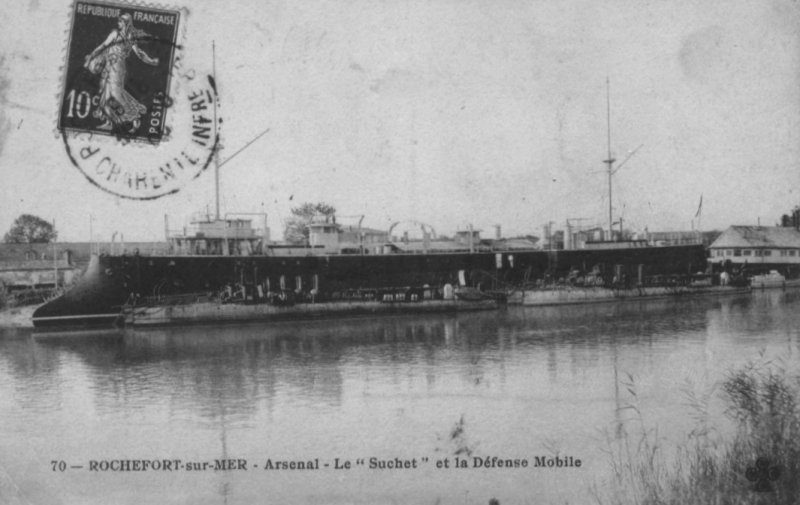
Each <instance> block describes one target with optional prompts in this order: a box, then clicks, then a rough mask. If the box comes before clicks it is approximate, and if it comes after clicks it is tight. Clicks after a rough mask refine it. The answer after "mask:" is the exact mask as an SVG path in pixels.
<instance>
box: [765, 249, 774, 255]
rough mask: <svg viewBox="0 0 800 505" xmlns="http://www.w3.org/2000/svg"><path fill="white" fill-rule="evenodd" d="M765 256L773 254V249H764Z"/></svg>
mask: <svg viewBox="0 0 800 505" xmlns="http://www.w3.org/2000/svg"><path fill="white" fill-rule="evenodd" d="M764 256H772V251H771V250H769V249H764Z"/></svg>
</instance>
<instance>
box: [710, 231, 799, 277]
mask: <svg viewBox="0 0 800 505" xmlns="http://www.w3.org/2000/svg"><path fill="white" fill-rule="evenodd" d="M709 261H710V262H711V263H713V264H716V265H732V266H738V267H742V266H745V265H746V266H747V267H748V270H752V271H753V272H757V271H766V270H770V269H774V270H778V271H780V272H782V273H793V272H796V271H798V270H800V231H798V230H797V229H795V228H790V227H781V226H731V227H730V228H728V229H727V230H725V231H724V232H722V234H721V235H720V236H719V237H717V239H716V240H715V241H714V242H713V243H712V244H711V246H709Z"/></svg>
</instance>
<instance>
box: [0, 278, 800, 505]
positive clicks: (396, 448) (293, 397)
mask: <svg viewBox="0 0 800 505" xmlns="http://www.w3.org/2000/svg"><path fill="white" fill-rule="evenodd" d="M799 309H800V292H791V291H789V292H781V291H771V292H763V293H755V294H753V295H752V296H737V297H720V298H698V299H694V300H661V301H656V300H653V301H646V302H630V303H610V304H600V305H593V306H583V307H552V308H521V307H509V308H508V309H505V310H500V311H498V312H488V313H486V312H482V313H472V314H460V315H425V316H411V317H407V316H403V317H386V318H383V317H381V318H363V319H347V320H329V321H316V322H311V323H279V324H273V325H263V324H259V325H236V326H217V327H210V326H204V327H191V328H170V329H163V330H162V329H159V330H146V331H139V330H137V331H131V330H127V331H109V332H106V333H93V334H85V335H84V334H73V335H69V336H35V335H32V334H30V333H27V332H25V331H20V330H17V331H13V332H12V331H10V330H6V332H5V333H0V503H7V504H17V503H19V504H36V505H38V504H48V505H49V504H52V505H59V504H70V505H71V504H80V505H90V504H104V505H105V504H110V503H113V504H117V505H122V504H136V505H140V504H150V503H153V504H156V503H157V504H251V503H264V504H267V503H270V504H271V503H286V504H293V503H332V504H350V503H359V504H361V503H363V504H373V503H414V504H421V503H430V504H435V503H439V504H450V503H452V504H471V503H474V504H487V503H489V500H490V499H492V498H494V499H496V500H497V501H498V502H499V503H500V504H509V503H523V504H524V503H531V504H533V503H537V504H538V503H591V502H592V501H593V492H594V491H593V490H597V489H599V490H601V491H602V490H603V489H605V486H606V483H607V481H608V479H609V476H610V470H609V459H608V455H607V453H606V451H607V449H608V437H609V436H611V435H613V434H614V433H619V430H620V427H621V426H625V425H626V424H630V423H632V422H634V421H636V422H641V423H644V424H646V425H647V426H651V427H656V428H658V430H659V431H658V433H659V436H660V437H661V438H662V439H663V440H664V441H665V442H664V443H665V444H669V443H671V442H672V441H677V440H680V439H681V437H682V436H683V434H684V433H686V432H687V431H688V430H690V429H691V428H692V426H693V423H694V422H696V421H695V420H694V417H693V411H692V409H693V407H691V406H689V405H688V404H687V391H694V392H696V393H700V394H702V393H704V392H708V391H712V388H713V386H714V384H715V383H718V382H719V381H720V380H721V379H723V378H724V377H725V374H726V373H727V372H728V371H729V370H731V369H732V367H736V366H739V365H742V364H744V363H746V362H747V361H749V360H752V359H755V358H757V357H758V356H759V354H763V355H764V356H766V357H779V358H780V359H782V360H786V361H789V362H791V361H796V360H797V357H798V337H799V334H798V332H799V330H798V328H800V310H799ZM631 392H633V393H635V396H633V395H632V393H631ZM632 404H635V405H636V407H637V408H638V411H639V412H640V416H638V417H637V419H636V420H631V418H630V416H629V412H631V410H632V409H626V408H624V407H626V406H629V405H632ZM716 415H717V416H719V417H720V418H721V417H722V414H716ZM718 420H719V421H722V419H718ZM487 457H488V458H489V465H490V467H489V468H487V467H486V466H487V465H486V458H487ZM492 457H497V458H499V459H500V460H502V462H503V463H504V464H505V463H509V464H512V465H513V464H517V465H519V466H517V467H511V468H507V467H500V466H499V463H496V462H495V463H493V462H492V460H491V458H492ZM373 458H374V459H373ZM456 458H458V460H459V462H460V463H463V464H466V465H467V467H466V468H454V466H455V464H456ZM556 458H557V459H556ZM165 460H169V461H171V463H166V462H165ZM175 460H180V461H179V462H178V461H175ZM229 460H232V462H230V463H228V462H227V461H229ZM514 460H516V461H514ZM578 460H580V466H577V464H578V463H577V462H578ZM142 461H146V462H147V463H142ZM281 461H282V462H287V463H286V465H287V466H288V464H289V463H288V462H290V461H295V462H303V464H304V465H309V466H315V465H319V469H304V470H300V469H294V470H291V469H284V468H280V469H276V468H274V467H280V466H281V465H282V464H281V463H279V462H281ZM371 461H372V463H371ZM307 462H310V463H307ZM479 462H480V464H479ZM558 462H560V463H561V464H562V466H560V467H558V466H557V465H558ZM204 463H205V469H203V464H204ZM526 463H527V466H526V467H523V465H524V464H526ZM145 464H147V465H149V466H148V468H147V470H146V471H141V468H142V465H145ZM548 464H554V465H556V466H553V467H550V466H547V465H548ZM126 465H127V466H126ZM156 465H160V469H157V470H154V469H153V466H156ZM167 465H171V469H170V470H165V467H166V466H167ZM270 465H271V466H272V467H273V468H266V469H265V467H269V466H270ZM325 465H327V466H325ZM445 465H446V467H445ZM542 465H544V466H542ZM215 466H216V468H215ZM348 466H349V467H348ZM395 466H400V467H401V468H386V467H395ZM337 467H338V468H337ZM378 467H383V468H378ZM404 467H405V468H404ZM134 469H136V470H139V471H133V470H134ZM114 470H116V471H114ZM121 470H128V471H121Z"/></svg>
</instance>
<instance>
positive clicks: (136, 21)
mask: <svg viewBox="0 0 800 505" xmlns="http://www.w3.org/2000/svg"><path fill="white" fill-rule="evenodd" d="M186 17H187V12H186V11H184V10H179V9H174V10H169V9H163V8H158V9H156V8H149V7H147V8H145V7H142V6H140V5H138V4H130V3H124V2H108V1H103V2H94V1H82V0H77V1H76V2H75V4H74V8H73V11H72V20H71V28H70V33H69V42H68V49H67V57H66V58H67V60H66V62H65V72H64V74H65V75H64V79H63V86H62V89H61V102H60V105H59V111H58V131H59V133H60V135H61V137H62V139H63V141H64V147H65V150H66V154H67V156H68V158H69V160H70V161H71V162H72V164H73V165H74V166H75V167H76V168H78V169H79V170H80V171H81V172H82V173H83V175H84V176H85V177H86V178H87V179H88V180H89V181H90V182H91V183H92V184H94V185H95V186H97V187H98V188H100V189H102V190H103V191H105V192H108V193H111V194H113V195H116V196H119V197H123V198H129V199H135V200H152V199H155V198H159V197H162V196H164V195H169V194H172V193H175V192H177V191H179V190H180V189H181V188H182V187H184V186H185V185H186V184H187V183H188V182H189V181H191V180H193V179H195V178H196V177H198V176H199V175H200V174H201V173H203V171H204V170H205V169H206V168H208V166H209V165H210V163H211V162H212V160H213V159H214V156H215V153H216V150H217V149H218V148H219V129H220V128H219V126H220V124H221V122H222V120H221V119H220V118H219V115H218V113H217V106H218V92H217V84H216V79H215V78H214V76H213V75H210V74H209V73H204V72H202V71H201V70H199V69H198V68H195V67H192V66H191V65H189V64H188V63H187V59H186V55H185V54H184V51H183V50H182V49H183V48H182V47H181V46H180V45H179V43H178V40H179V38H180V37H183V34H182V32H183V27H182V26H181V25H182V24H185V20H186ZM179 32H181V33H180V35H179ZM201 57H202V56H201ZM209 63H210V61H209Z"/></svg>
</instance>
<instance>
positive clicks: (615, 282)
mask: <svg viewBox="0 0 800 505" xmlns="http://www.w3.org/2000/svg"><path fill="white" fill-rule="evenodd" d="M717 282H718V280H716V276H713V275H710V274H664V275H651V276H646V277H643V278H642V280H641V282H640V281H639V279H638V278H637V277H636V276H624V277H623V278H622V279H617V278H615V277H614V276H613V275H600V274H587V275H584V276H575V277H569V276H567V277H560V278H554V277H545V278H540V279H535V280H530V281H528V282H524V283H522V284H521V285H520V286H519V287H518V288H517V289H518V290H559V289H571V288H605V289H635V288H652V287H666V288H671V287H672V288H676V289H679V288H686V287H703V286H711V285H714V284H716V283H717Z"/></svg>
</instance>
